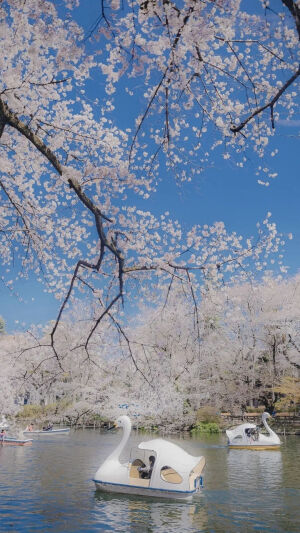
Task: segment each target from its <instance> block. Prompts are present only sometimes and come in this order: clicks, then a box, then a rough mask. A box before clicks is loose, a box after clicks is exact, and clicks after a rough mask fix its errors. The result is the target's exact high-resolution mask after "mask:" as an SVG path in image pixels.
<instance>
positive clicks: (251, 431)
mask: <svg viewBox="0 0 300 533" xmlns="http://www.w3.org/2000/svg"><path fill="white" fill-rule="evenodd" d="M258 430H259V427H258V426H256V427H255V428H246V429H245V433H246V435H247V437H251V438H252V439H253V440H257V439H258Z"/></svg>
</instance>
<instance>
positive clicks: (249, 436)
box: [226, 412, 281, 450]
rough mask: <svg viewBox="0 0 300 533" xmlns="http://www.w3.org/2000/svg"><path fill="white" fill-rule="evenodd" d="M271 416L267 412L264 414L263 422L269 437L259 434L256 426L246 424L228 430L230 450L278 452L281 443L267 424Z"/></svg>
mask: <svg viewBox="0 0 300 533" xmlns="http://www.w3.org/2000/svg"><path fill="white" fill-rule="evenodd" d="M270 417H271V415H270V414H269V413H267V412H264V413H263V414H262V422H263V425H264V426H265V428H266V430H267V432H268V435H264V434H263V433H259V432H258V429H257V427H256V425H255V424H250V423H247V422H246V423H245V424H240V425H239V426H236V427H235V428H233V429H227V430H226V435H227V437H228V445H229V447H230V448H251V449H252V450H276V449H278V448H279V447H280V444H281V441H280V439H279V437H278V435H276V433H275V431H273V430H272V429H271V428H270V426H269V425H268V424H267V418H270Z"/></svg>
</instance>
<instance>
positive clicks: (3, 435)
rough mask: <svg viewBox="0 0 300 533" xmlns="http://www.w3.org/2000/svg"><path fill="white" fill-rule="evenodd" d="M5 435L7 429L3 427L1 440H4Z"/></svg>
mask: <svg viewBox="0 0 300 533" xmlns="http://www.w3.org/2000/svg"><path fill="white" fill-rule="evenodd" d="M5 435H6V431H5V429H4V428H3V429H1V431H0V440H4V437H5Z"/></svg>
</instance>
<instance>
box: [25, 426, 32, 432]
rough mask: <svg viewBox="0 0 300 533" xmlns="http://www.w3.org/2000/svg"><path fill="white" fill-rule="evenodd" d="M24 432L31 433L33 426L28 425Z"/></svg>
mask: <svg viewBox="0 0 300 533" xmlns="http://www.w3.org/2000/svg"><path fill="white" fill-rule="evenodd" d="M25 431H33V424H29V425H28V426H27V428H26V430H25Z"/></svg>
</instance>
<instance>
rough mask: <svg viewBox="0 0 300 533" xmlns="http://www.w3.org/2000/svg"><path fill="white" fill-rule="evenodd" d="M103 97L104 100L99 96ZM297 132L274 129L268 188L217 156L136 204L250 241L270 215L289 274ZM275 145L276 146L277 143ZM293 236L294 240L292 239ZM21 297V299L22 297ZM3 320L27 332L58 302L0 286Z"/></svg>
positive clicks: (296, 213) (293, 269) (295, 244)
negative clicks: (216, 225)
mask: <svg viewBox="0 0 300 533" xmlns="http://www.w3.org/2000/svg"><path fill="white" fill-rule="evenodd" d="M85 13H86V15H85V16H86V19H85V25H86V27H87V28H88V27H89V26H90V25H91V22H92V17H90V14H89V10H86V11H85ZM99 96H100V95H99ZM131 102H132V104H131V105H132V106H133V107H131V108H130V107H128V106H127V105H126V106H120V109H118V110H117V112H116V114H115V119H116V121H117V125H119V126H120V127H123V128H124V127H126V126H127V127H128V121H129V117H133V116H136V114H137V112H136V110H135V108H134V106H135V102H136V100H135V98H133V99H131ZM298 131H299V127H298V128H297V127H295V126H291V125H281V126H279V127H278V128H277V130H276V139H275V140H274V141H276V146H278V147H279V154H278V155H277V156H276V157H275V158H272V161H268V160H266V161H265V162H266V163H267V164H268V165H270V166H273V168H275V169H276V171H277V172H278V177H277V178H275V179H274V180H272V181H271V182H270V186H269V187H264V186H261V185H259V184H258V183H257V177H256V176H255V164H254V162H253V163H252V162H251V160H250V161H249V163H248V165H247V167H245V168H243V169H241V168H237V167H236V166H235V165H234V164H233V163H231V162H230V160H229V161H225V160H224V159H223V158H221V157H218V156H217V155H216V158H215V160H214V161H213V163H211V165H210V166H209V167H208V168H206V169H204V171H203V173H202V174H201V176H200V177H198V178H196V180H195V181H194V182H193V183H191V184H188V185H183V186H177V185H176V184H175V182H174V181H173V180H172V179H171V177H170V176H167V177H165V178H164V179H163V180H162V182H161V184H160V185H159V187H158V190H157V193H156V194H155V195H154V196H152V197H150V199H149V200H141V199H140V198H139V199H138V200H137V202H136V203H137V205H138V207H140V208H142V209H145V210H150V211H153V212H154V214H156V215H159V214H160V213H162V212H164V211H166V210H167V211H169V212H170V216H171V218H176V219H177V220H179V222H180V223H181V224H182V225H183V226H184V227H185V228H188V227H190V226H192V225H193V224H212V223H213V222H215V221H219V220H222V221H223V222H224V223H225V225H226V228H227V230H228V231H236V232H238V233H240V234H243V235H246V236H250V235H253V234H255V231H256V222H258V221H262V220H263V219H264V218H265V215H266V213H267V212H269V211H270V212H271V213H272V220H273V221H275V222H276V224H277V226H278V230H279V232H281V233H282V234H283V236H284V237H285V240H286V253H285V260H284V262H285V264H287V265H288V266H289V267H290V270H289V272H290V275H293V274H295V273H297V272H298V271H299V266H300V261H299V259H300V254H299V250H300V209H299V197H300V195H299V192H300V191H299V189H300V184H299V162H298V160H299V157H298V153H299V149H300V142H299V141H300V139H299V134H298ZM274 141H272V142H274ZM289 233H292V234H293V240H288V238H287V236H288V234H289ZM18 294H19V295H20V296H18ZM0 302H1V304H0V315H2V316H3V318H4V320H5V322H6V330H7V331H8V332H12V331H14V330H23V329H25V328H27V327H28V326H29V325H30V324H33V323H35V324H37V323H39V324H41V323H42V324H43V323H45V322H47V321H48V320H52V319H55V318H56V315H57V312H58V308H59V302H58V301H57V300H55V299H54V298H53V296H52V295H49V294H47V293H46V292H44V288H43V286H42V285H40V284H38V283H37V282H36V281H35V279H34V278H32V279H29V280H27V281H26V280H24V281H23V282H22V284H19V285H16V286H15V291H14V292H12V293H10V292H9V290H8V289H7V288H6V287H5V286H4V285H0Z"/></svg>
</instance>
